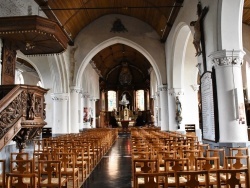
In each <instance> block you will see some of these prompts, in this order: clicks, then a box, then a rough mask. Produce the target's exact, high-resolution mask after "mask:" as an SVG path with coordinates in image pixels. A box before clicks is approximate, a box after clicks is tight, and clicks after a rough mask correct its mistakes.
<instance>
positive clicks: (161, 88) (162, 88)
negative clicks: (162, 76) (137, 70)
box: [158, 85, 168, 91]
mask: <svg viewBox="0 0 250 188" xmlns="http://www.w3.org/2000/svg"><path fill="white" fill-rule="evenodd" d="M158 90H159V91H167V90H168V86H167V85H161V86H159V87H158Z"/></svg>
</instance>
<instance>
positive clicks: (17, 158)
mask: <svg viewBox="0 0 250 188" xmlns="http://www.w3.org/2000/svg"><path fill="white" fill-rule="evenodd" d="M117 137H118V131H117V130H115V129H106V128H105V129H90V130H87V131H84V132H81V133H77V134H66V135H61V136H57V137H50V138H46V139H36V140H33V142H34V151H33V153H32V155H30V154H29V153H28V152H20V153H11V154H10V160H9V164H7V162H6V160H0V165H1V169H2V173H1V176H0V187H3V188H6V187H7V188H26V187H27V188H42V187H70V188H75V187H77V188H79V187H80V186H81V185H80V182H81V183H83V182H84V181H85V180H86V178H87V177H88V176H89V175H90V173H91V172H92V171H93V169H94V168H95V166H96V165H97V164H98V163H99V161H100V160H101V158H102V156H103V155H104V154H105V153H106V152H107V151H108V150H109V148H110V147H111V146H112V145H113V143H114V142H115V140H116V139H117ZM7 165H9V168H7ZM7 169H8V170H7Z"/></svg>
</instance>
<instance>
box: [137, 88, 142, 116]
mask: <svg viewBox="0 0 250 188" xmlns="http://www.w3.org/2000/svg"><path fill="white" fill-rule="evenodd" d="M136 107H137V110H139V111H143V110H144V90H137V91H136Z"/></svg>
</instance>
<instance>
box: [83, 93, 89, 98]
mask: <svg viewBox="0 0 250 188" xmlns="http://www.w3.org/2000/svg"><path fill="white" fill-rule="evenodd" d="M82 97H83V98H84V99H87V98H90V94H89V93H88V92H83V93H82Z"/></svg>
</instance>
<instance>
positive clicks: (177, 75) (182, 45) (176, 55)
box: [172, 23, 191, 88]
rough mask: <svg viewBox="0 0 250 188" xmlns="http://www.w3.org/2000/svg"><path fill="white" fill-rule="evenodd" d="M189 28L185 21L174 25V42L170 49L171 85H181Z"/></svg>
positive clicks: (178, 86)
mask: <svg viewBox="0 0 250 188" xmlns="http://www.w3.org/2000/svg"><path fill="white" fill-rule="evenodd" d="M190 34H191V30H190V28H189V26H188V25H187V24H186V23H180V24H179V25H178V26H177V27H176V32H175V36H174V44H173V51H172V66H173V67H172V68H173V69H172V87H173V88H182V87H183V76H182V75H183V71H184V60H185V53H186V47H187V42H188V39H189V37H190Z"/></svg>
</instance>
